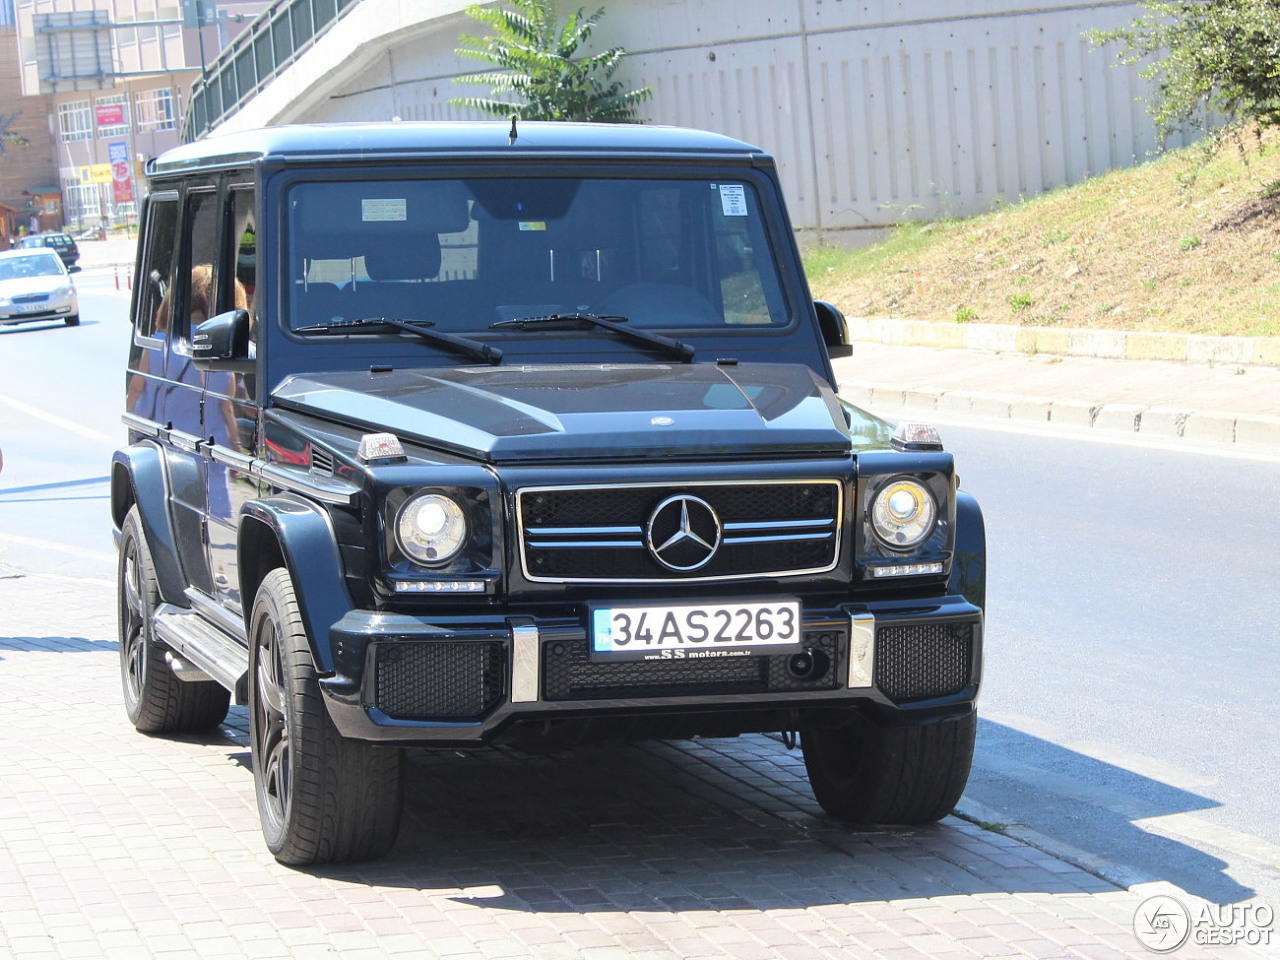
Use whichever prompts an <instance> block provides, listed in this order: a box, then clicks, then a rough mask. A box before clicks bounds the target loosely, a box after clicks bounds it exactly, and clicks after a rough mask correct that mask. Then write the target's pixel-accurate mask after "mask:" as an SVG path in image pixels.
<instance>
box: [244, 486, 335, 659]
mask: <svg viewBox="0 0 1280 960" xmlns="http://www.w3.org/2000/svg"><path fill="white" fill-rule="evenodd" d="M237 539H238V548H237V549H238V552H239V568H240V596H241V597H242V598H243V603H244V611H245V621H246V628H248V626H249V624H248V619H249V614H250V611H251V610H252V609H253V598H254V597H255V596H256V595H257V592H258V585H259V584H260V583H261V582H262V578H263V577H265V576H266V575H267V573H268V572H270V570H271V569H273V568H274V567H276V566H280V565H283V566H284V567H285V569H286V570H288V571H289V576H290V577H291V578H292V579H293V590H294V594H295V595H296V596H297V598H298V609H299V612H300V613H301V615H302V622H303V624H304V625H305V626H306V630H307V640H308V642H309V643H310V645H311V657H312V662H314V663H315V667H316V671H317V672H319V673H321V674H331V673H333V671H334V656H333V648H332V646H331V644H330V640H329V628H330V627H331V626H333V625H334V624H335V623H337V622H338V621H339V620H341V619H342V618H343V617H344V616H345V615H346V614H347V612H348V611H349V610H350V609H351V596H350V594H349V593H348V591H347V586H346V583H345V581H344V577H343V565H342V555H341V553H340V552H339V550H338V543H337V537H336V536H335V534H334V530H333V525H332V523H331V522H330V519H329V515H328V513H327V512H326V511H325V510H324V508H323V507H320V506H317V505H316V504H314V503H312V502H311V501H309V500H306V499H304V498H302V497H297V496H293V495H290V494H282V495H280V496H276V497H268V498H265V499H262V500H250V501H249V502H247V503H245V504H244V505H243V506H242V507H241V508H240V524H239V537H238V538H237Z"/></svg>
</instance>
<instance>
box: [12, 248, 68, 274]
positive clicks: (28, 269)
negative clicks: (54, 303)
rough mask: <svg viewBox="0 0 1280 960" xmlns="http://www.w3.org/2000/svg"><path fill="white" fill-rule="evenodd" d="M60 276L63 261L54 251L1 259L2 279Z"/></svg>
mask: <svg viewBox="0 0 1280 960" xmlns="http://www.w3.org/2000/svg"><path fill="white" fill-rule="evenodd" d="M60 276H62V261H61V260H59V259H58V257H57V255H56V254H53V253H33V254H31V255H30V256H24V257H5V258H4V259H0V280H22V279H24V278H26V277H60Z"/></svg>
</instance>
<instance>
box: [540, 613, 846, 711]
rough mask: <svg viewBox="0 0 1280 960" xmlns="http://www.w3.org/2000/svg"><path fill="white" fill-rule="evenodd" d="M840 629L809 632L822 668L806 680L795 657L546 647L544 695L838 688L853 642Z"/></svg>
mask: <svg viewBox="0 0 1280 960" xmlns="http://www.w3.org/2000/svg"><path fill="white" fill-rule="evenodd" d="M842 640H843V633H842V632H840V631H835V630H824V631H813V632H806V633H805V645H806V647H809V648H811V649H813V650H815V651H817V653H818V656H817V657H815V659H816V660H817V662H818V666H817V667H815V668H814V671H813V673H812V674H811V675H810V676H806V677H797V676H796V675H795V674H794V673H793V672H792V671H790V670H788V668H787V666H788V662H789V661H790V660H791V657H792V655H791V654H768V655H763V656H755V657H724V658H719V659H714V658H708V659H706V660H625V661H619V662H607V661H606V662H602V661H595V660H591V659H590V655H589V653H588V651H587V641H586V640H569V641H555V642H552V643H547V644H544V645H543V648H542V670H543V697H544V698H545V699H547V700H614V699H625V700H630V699H641V698H644V697H695V696H724V695H728V694H735V693H787V692H795V691H802V690H834V689H835V688H836V685H837V683H836V680H837V677H838V676H839V671H838V670H837V666H838V663H839V658H840V656H841V655H842V651H843V650H844V649H845V648H846V646H847V644H846V643H843V642H842Z"/></svg>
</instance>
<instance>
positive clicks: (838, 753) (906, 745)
mask: <svg viewBox="0 0 1280 960" xmlns="http://www.w3.org/2000/svg"><path fill="white" fill-rule="evenodd" d="M977 729H978V715H977V714H976V713H970V714H968V715H967V716H964V717H961V718H960V719H958V720H941V721H937V722H934V723H922V724H911V725H907V726H898V727H882V726H880V725H879V724H876V723H874V722H872V721H871V720H868V719H866V718H863V717H857V718H855V719H854V721H853V722H852V723H850V724H848V725H846V726H842V727H835V728H829V729H828V728H815V729H812V730H805V731H804V732H803V733H802V734H801V747H802V749H803V751H804V765H805V769H807V770H808V771H809V785H810V786H811V787H812V788H813V794H814V796H815V797H817V798H818V803H819V804H821V806H822V809H823V810H825V811H826V812H827V813H829V814H831V816H833V817H838V818H839V819H841V820H847V821H849V822H850V823H885V824H921V823H932V822H933V821H935V820H941V819H942V818H943V817H945V816H946V815H947V814H949V813H950V812H951V811H952V810H953V809H954V808H955V805H956V803H957V802H958V801H959V799H960V795H961V794H962V793H964V788H965V784H966V783H967V782H968V780H969V768H970V766H971V765H972V763H973V742H974V738H975V735H976V733H977Z"/></svg>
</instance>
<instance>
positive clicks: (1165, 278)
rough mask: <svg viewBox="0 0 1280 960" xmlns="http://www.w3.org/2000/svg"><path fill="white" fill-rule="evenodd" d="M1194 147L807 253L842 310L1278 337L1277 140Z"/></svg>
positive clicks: (812, 275)
mask: <svg viewBox="0 0 1280 960" xmlns="http://www.w3.org/2000/svg"><path fill="white" fill-rule="evenodd" d="M1196 150H1197V148H1195V147H1192V148H1190V149H1189V150H1186V151H1179V152H1177V153H1174V154H1170V155H1167V156H1165V157H1162V158H1160V159H1158V160H1155V161H1152V162H1150V163H1146V164H1143V165H1141V166H1138V167H1134V168H1130V169H1127V170H1117V171H1112V172H1110V173H1107V174H1104V175H1102V176H1099V177H1095V178H1094V179H1091V180H1088V181H1085V182H1084V183H1080V184H1077V185H1075V186H1070V187H1063V188H1061V189H1058V190H1056V191H1054V192H1052V193H1049V194H1045V195H1043V196H1039V197H1035V198H1033V199H1030V200H1026V201H1024V202H1022V203H1018V204H1016V205H1011V206H1005V207H1002V208H1000V209H997V210H996V211H995V212H993V213H990V214H986V215H984V216H981V217H975V218H972V219H968V220H958V221H949V222H940V223H933V224H921V225H907V226H904V227H902V228H900V229H899V230H898V231H896V232H895V234H894V236H893V237H891V238H890V239H889V240H887V241H885V242H884V243H881V244H877V245H875V246H873V247H868V248H866V249H864V250H858V251H852V252H847V251H837V250H833V249H831V248H829V247H818V248H810V249H809V250H807V251H806V265H807V267H808V270H809V281H810V284H811V286H812V288H813V292H814V295H815V296H816V297H819V298H820V299H824V300H830V301H831V302H833V303H836V304H839V305H840V306H841V308H842V309H844V310H845V312H846V313H848V314H850V315H851V316H896V317H904V318H910V319H919V320H935V321H938V320H943V321H955V322H960V323H964V322H976V323H1011V324H1019V325H1025V326H1066V327H1082V328H1096V329H1110V330H1140V331H1148V332H1170V333H1202V334H1217V335H1227V334H1230V335H1238V336H1280V139H1277V138H1271V139H1270V141H1268V142H1263V143H1262V144H1257V143H1255V142H1254V141H1252V140H1250V141H1249V145H1248V150H1247V154H1246V155H1242V153H1241V151H1240V149H1238V148H1237V147H1236V146H1234V145H1227V146H1224V147H1223V148H1221V149H1220V150H1218V152H1217V153H1216V154H1215V155H1214V156H1212V158H1211V159H1209V161H1208V162H1207V163H1206V164H1205V165H1204V166H1203V167H1199V168H1197V166H1196V153H1195V151H1196Z"/></svg>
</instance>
